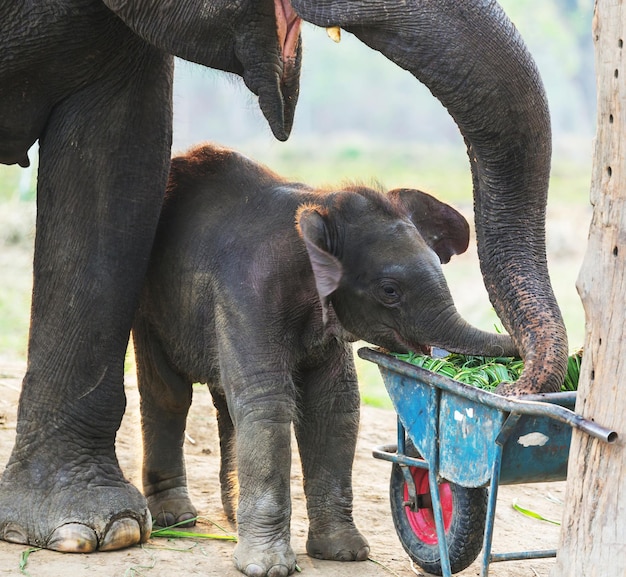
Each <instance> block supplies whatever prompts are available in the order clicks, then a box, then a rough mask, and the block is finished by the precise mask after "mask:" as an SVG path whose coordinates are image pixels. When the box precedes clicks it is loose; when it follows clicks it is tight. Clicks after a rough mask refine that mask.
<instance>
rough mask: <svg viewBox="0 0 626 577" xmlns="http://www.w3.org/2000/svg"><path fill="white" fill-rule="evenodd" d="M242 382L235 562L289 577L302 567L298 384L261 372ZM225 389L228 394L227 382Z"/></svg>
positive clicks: (255, 573)
mask: <svg viewBox="0 0 626 577" xmlns="http://www.w3.org/2000/svg"><path fill="white" fill-rule="evenodd" d="M256 358H259V357H256ZM241 383H242V384H241V385H240V386H239V387H238V390H237V391H234V394H233V398H236V403H233V402H231V401H232V398H229V404H230V406H231V407H234V410H233V414H232V416H233V421H234V423H235V431H236V441H235V446H236V452H237V470H238V479H239V503H238V508H237V534H238V542H237V547H236V548H235V551H234V553H233V558H234V562H235V566H236V567H237V568H238V569H239V570H240V571H242V572H243V573H245V574H246V575H248V576H249V577H264V576H265V575H267V576H271V577H286V576H287V575H289V574H291V573H293V572H294V571H295V568H296V556H295V554H294V552H293V550H292V548H291V544H290V520H291V492H290V476H291V423H292V421H293V417H294V413H295V399H294V397H295V394H294V391H293V385H292V384H291V379H289V381H288V382H285V376H284V374H283V373H282V371H279V372H277V373H276V374H275V375H268V374H264V375H260V374H259V373H257V374H255V375H254V376H251V377H248V378H244V379H242V381H241ZM243 383H245V384H243ZM224 386H225V388H226V389H227V390H228V385H227V379H225V380H224Z"/></svg>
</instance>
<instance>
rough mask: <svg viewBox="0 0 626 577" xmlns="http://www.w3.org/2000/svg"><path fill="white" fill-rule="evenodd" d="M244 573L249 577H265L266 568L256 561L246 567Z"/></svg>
mask: <svg viewBox="0 0 626 577" xmlns="http://www.w3.org/2000/svg"><path fill="white" fill-rule="evenodd" d="M244 573H245V574H246V575H247V576H248V577H265V570H264V569H263V567H261V566H259V565H256V564H255V563H250V565H248V566H247V567H246V570H245V571H244Z"/></svg>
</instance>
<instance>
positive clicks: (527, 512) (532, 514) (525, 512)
mask: <svg viewBox="0 0 626 577" xmlns="http://www.w3.org/2000/svg"><path fill="white" fill-rule="evenodd" d="M513 509H515V510H516V511H518V512H519V513H521V514H522V515H526V517H531V518H532V519H538V520H539V521H545V522H546V523H552V524H553V525H560V524H561V522H560V521H555V520H553V519H548V518H547V517H544V516H543V515H540V514H539V513H536V512H535V511H531V510H530V509H525V508H524V507H521V506H520V505H518V504H517V499H516V500H515V501H513Z"/></svg>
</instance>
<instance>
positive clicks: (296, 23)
mask: <svg viewBox="0 0 626 577" xmlns="http://www.w3.org/2000/svg"><path fill="white" fill-rule="evenodd" d="M274 10H275V12H276V32H277V33H278V44H279V46H280V47H281V55H282V60H283V69H286V68H289V67H290V66H292V65H293V63H294V62H295V60H296V56H297V49H298V39H299V38H300V27H301V25H302V19H301V18H300V17H299V16H298V15H297V14H296V12H295V10H294V9H293V7H292V6H291V3H290V2H289V0H274Z"/></svg>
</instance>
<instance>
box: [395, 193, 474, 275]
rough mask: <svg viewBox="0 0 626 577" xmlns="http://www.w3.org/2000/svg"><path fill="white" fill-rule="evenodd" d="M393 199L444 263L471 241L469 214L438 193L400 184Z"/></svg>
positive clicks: (465, 247) (460, 251)
mask: <svg viewBox="0 0 626 577" xmlns="http://www.w3.org/2000/svg"><path fill="white" fill-rule="evenodd" d="M387 196H388V197H389V199H390V200H391V201H392V202H393V203H394V204H395V205H396V206H397V207H398V208H399V209H400V210H401V211H402V212H403V213H404V214H406V215H407V216H408V217H409V218H410V219H411V222H413V224H414V225H415V227H416V228H417V230H418V231H419V232H420V234H421V235H422V237H423V238H424V240H425V241H426V244H428V246H429V247H430V248H432V249H433V250H434V251H435V252H436V253H437V256H439V260H440V261H441V262H442V264H445V263H447V262H449V261H450V258H451V257H452V256H453V255H455V254H461V253H464V252H465V251H466V250H467V247H468V245H469V235H470V227H469V224H468V222H467V220H465V217H464V216H463V215H462V214H461V213H459V212H457V211H456V210H454V209H453V208H452V207H451V206H448V205H447V204H445V203H443V202H441V201H439V200H437V199H436V198H435V197H434V196H431V195H430V194H426V193H425V192H422V191H421V190H415V189H413V188H396V189H394V190H390V191H389V192H388V193H387Z"/></svg>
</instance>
